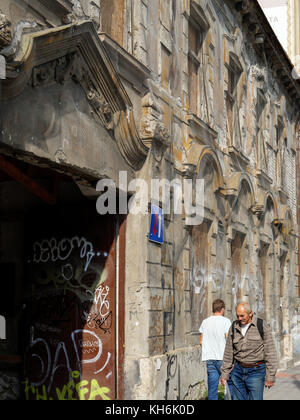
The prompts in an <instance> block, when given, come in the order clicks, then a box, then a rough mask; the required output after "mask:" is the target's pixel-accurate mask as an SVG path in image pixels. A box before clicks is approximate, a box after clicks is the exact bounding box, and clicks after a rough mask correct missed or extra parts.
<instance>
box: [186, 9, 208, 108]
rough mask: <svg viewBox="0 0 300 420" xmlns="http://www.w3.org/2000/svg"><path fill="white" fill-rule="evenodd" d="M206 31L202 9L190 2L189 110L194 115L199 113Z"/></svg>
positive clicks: (206, 22)
mask: <svg viewBox="0 0 300 420" xmlns="http://www.w3.org/2000/svg"><path fill="white" fill-rule="evenodd" d="M208 29H209V23H208V20H207V19H206V17H205V13H204V11H203V9H202V8H201V7H200V6H199V5H197V4H196V3H195V2H191V16H190V20H189V39H188V41H189V51H188V72H189V108H190V112H191V113H192V114H195V115H199V112H200V109H199V108H200V103H199V102H200V99H199V98H200V89H201V86H200V85H201V82H200V79H201V67H202V66H201V62H203V59H202V45H203V42H204V39H205V35H206V33H207V31H208Z"/></svg>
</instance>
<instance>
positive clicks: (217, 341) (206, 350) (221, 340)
mask: <svg viewBox="0 0 300 420" xmlns="http://www.w3.org/2000/svg"><path fill="white" fill-rule="evenodd" d="M224 314H225V303H224V302H223V301H222V300H219V299H218V300H215V301H214V302H213V316H211V317H209V318H207V319H205V320H204V321H203V322H202V325H201V327H200V330H199V331H200V345H201V346H202V361H203V362H206V367H207V376H208V399H209V400H210V401H215V400H218V387H219V382H220V377H221V367H222V363H223V354H224V350H225V345H226V338H227V335H228V331H229V328H230V326H231V321H230V320H229V319H228V318H225V317H224Z"/></svg>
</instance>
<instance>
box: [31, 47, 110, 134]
mask: <svg viewBox="0 0 300 420" xmlns="http://www.w3.org/2000/svg"><path fill="white" fill-rule="evenodd" d="M69 80H74V81H75V82H76V83H79V84H80V85H81V86H82V88H83V89H84V91H85V92H86V96H87V100H88V102H89V104H90V105H91V107H92V108H93V110H94V111H93V114H94V115H95V114H96V115H97V116H98V117H100V119H101V121H102V123H103V124H104V126H105V127H106V128H107V129H112V128H113V124H112V123H113V112H112V109H111V107H110V105H109V104H108V102H107V101H106V100H105V98H104V96H103V95H102V94H101V93H100V92H99V91H97V89H96V88H95V86H94V84H93V82H92V80H91V78H90V77H89V75H88V71H87V69H86V68H85V67H84V64H83V62H82V60H80V57H79V56H78V54H76V53H74V54H68V55H66V56H64V57H61V58H58V59H56V60H54V61H51V62H49V63H47V64H43V65H41V66H38V67H35V68H34V69H33V72H32V86H33V87H37V86H40V85H44V84H50V83H52V82H56V83H60V84H64V83H66V82H68V81H69Z"/></svg>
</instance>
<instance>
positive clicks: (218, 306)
mask: <svg viewBox="0 0 300 420" xmlns="http://www.w3.org/2000/svg"><path fill="white" fill-rule="evenodd" d="M212 309H213V313H214V314H215V313H217V312H221V311H222V309H225V302H224V301H223V300H221V299H217V300H215V301H214V302H213V305H212Z"/></svg>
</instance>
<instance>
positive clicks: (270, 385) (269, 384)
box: [265, 381, 275, 388]
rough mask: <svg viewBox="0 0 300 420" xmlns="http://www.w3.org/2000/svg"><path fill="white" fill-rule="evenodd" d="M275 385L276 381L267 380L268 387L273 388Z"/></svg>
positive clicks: (266, 385)
mask: <svg viewBox="0 0 300 420" xmlns="http://www.w3.org/2000/svg"><path fill="white" fill-rule="evenodd" d="M273 386H275V382H270V381H266V383H265V387H266V388H272V387H273Z"/></svg>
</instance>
